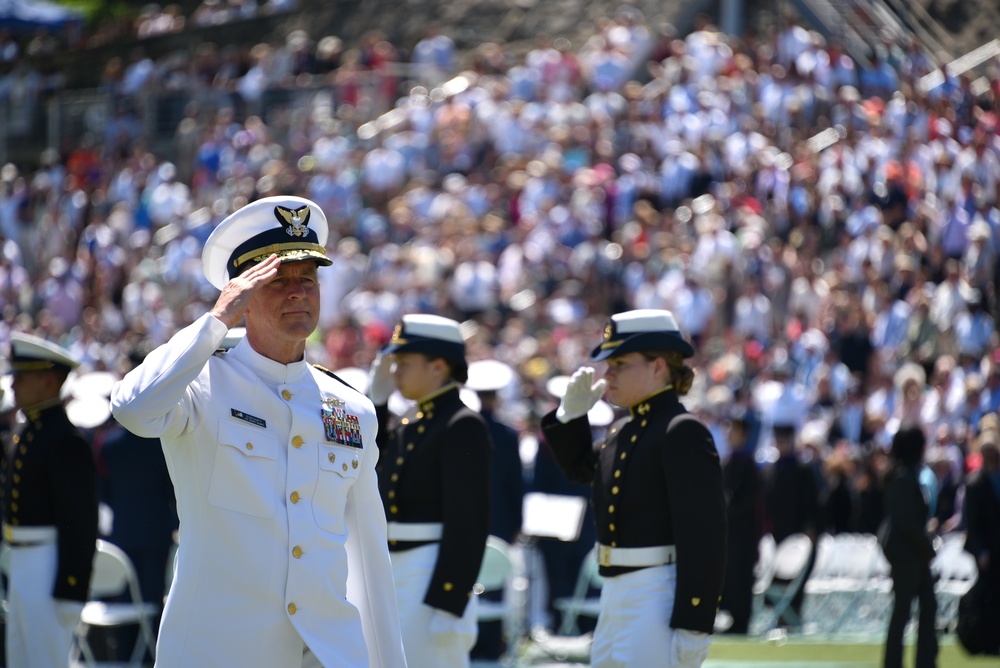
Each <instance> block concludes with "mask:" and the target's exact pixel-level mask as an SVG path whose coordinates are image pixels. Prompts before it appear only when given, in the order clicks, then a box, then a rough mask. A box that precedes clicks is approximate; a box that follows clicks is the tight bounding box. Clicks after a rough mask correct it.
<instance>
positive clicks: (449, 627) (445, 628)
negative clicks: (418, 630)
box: [430, 609, 462, 638]
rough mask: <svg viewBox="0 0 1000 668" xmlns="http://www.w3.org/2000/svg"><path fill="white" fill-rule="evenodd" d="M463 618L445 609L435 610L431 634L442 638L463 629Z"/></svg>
mask: <svg viewBox="0 0 1000 668" xmlns="http://www.w3.org/2000/svg"><path fill="white" fill-rule="evenodd" d="M461 625H462V619H461V618H460V617H456V616H455V615H453V614H451V613H450V612H445V611H444V610H437V609H435V610H434V614H432V615H431V628H430V632H431V635H433V636H436V637H438V638H440V637H441V636H446V635H449V634H452V633H459V632H460V631H461V630H462V626H461Z"/></svg>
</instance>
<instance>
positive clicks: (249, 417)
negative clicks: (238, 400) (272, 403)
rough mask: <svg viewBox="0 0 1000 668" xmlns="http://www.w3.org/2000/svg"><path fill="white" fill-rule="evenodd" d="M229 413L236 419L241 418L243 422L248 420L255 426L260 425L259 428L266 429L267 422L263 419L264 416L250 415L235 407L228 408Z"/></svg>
mask: <svg viewBox="0 0 1000 668" xmlns="http://www.w3.org/2000/svg"><path fill="white" fill-rule="evenodd" d="M229 413H230V414H231V415H232V416H233V417H234V418H236V419H237V420H243V421H244V422H249V423H250V424H252V425H254V426H255V427H260V428H261V429H267V422H265V421H264V418H259V417H257V416H256V415H250V414H249V413H244V412H243V411H238V410H236V409H235V408H230V409H229Z"/></svg>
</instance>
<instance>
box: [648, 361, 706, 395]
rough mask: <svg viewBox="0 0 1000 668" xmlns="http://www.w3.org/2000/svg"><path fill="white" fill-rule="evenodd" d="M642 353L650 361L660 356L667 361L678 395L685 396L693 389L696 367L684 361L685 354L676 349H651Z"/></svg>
mask: <svg viewBox="0 0 1000 668" xmlns="http://www.w3.org/2000/svg"><path fill="white" fill-rule="evenodd" d="M642 355H643V357H645V358H646V359H647V360H649V361H653V360H655V359H657V358H660V359H662V360H663V361H664V362H666V363H667V369H669V370H670V378H671V382H672V383H673V385H674V390H676V391H677V396H680V397H683V396H684V395H685V394H687V393H688V392H689V391H690V390H691V385H692V383H694V369H692V368H691V367H689V366H688V365H687V364H685V363H684V355H682V354H681V353H679V352H677V351H676V350H651V351H648V352H644V353H643V354H642Z"/></svg>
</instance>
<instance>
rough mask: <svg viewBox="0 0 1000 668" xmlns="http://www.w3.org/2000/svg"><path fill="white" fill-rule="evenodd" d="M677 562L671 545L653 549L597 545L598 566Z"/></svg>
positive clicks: (639, 565)
mask: <svg viewBox="0 0 1000 668" xmlns="http://www.w3.org/2000/svg"><path fill="white" fill-rule="evenodd" d="M675 561H677V548H676V547H675V546H673V545H655V546H653V547H610V546H608V545H601V544H600V543H598V544H597V563H598V565H599V566H631V567H643V566H662V565H664V564H672V563H674V562H675Z"/></svg>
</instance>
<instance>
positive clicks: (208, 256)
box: [201, 195, 332, 290]
mask: <svg viewBox="0 0 1000 668" xmlns="http://www.w3.org/2000/svg"><path fill="white" fill-rule="evenodd" d="M329 233H330V229H329V227H328V226H327V222H326V215H325V214H324V213H323V210H322V209H320V208H319V205H318V204H316V203H315V202H312V201H310V200H307V199H305V198H304V197H294V196H292V195H288V196H281V197H264V198H263V199H259V200H257V201H256V202H251V203H250V204H247V205H246V206H245V207H243V208H241V209H240V210H239V211H236V212H235V213H232V214H230V215H229V216H228V217H227V218H226V219H225V220H223V221H222V222H221V223H219V226H218V227H216V228H215V230H214V231H213V232H212V234H211V236H209V237H208V241H206V242H205V249H204V250H203V251H202V254H201V263H202V268H203V269H204V271H205V278H207V279H208V282H209V283H211V284H212V285H214V286H215V287H217V288H219V289H220V290H221V289H222V288H223V286H225V284H226V283H228V282H229V279H231V278H233V277H235V276H239V275H240V273H242V272H243V271H245V270H247V269H249V268H250V267H252V266H254V265H256V264H258V263H260V262H263V261H264V260H266V259H267V258H268V257H269V256H270V255H271V254H272V253H275V254H277V255H278V257H279V258H281V261H282V262H297V261H299V260H314V261H315V262H316V263H317V264H319V265H321V266H327V265H329V264H332V262H331V260H330V258H328V257H327V256H326V249H325V248H324V246H325V244H326V238H327V236H328V235H329Z"/></svg>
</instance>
